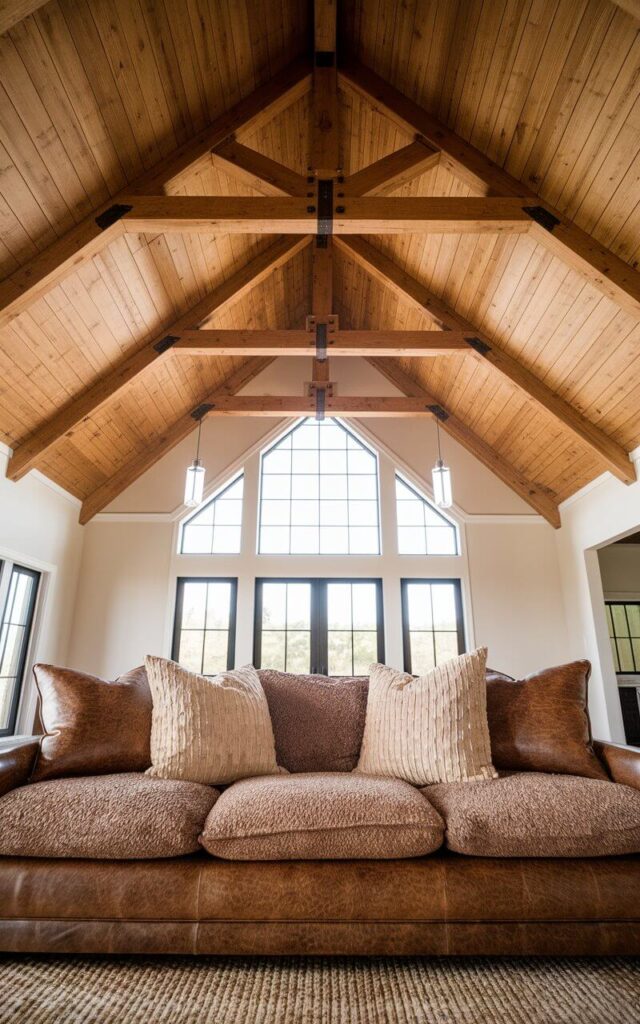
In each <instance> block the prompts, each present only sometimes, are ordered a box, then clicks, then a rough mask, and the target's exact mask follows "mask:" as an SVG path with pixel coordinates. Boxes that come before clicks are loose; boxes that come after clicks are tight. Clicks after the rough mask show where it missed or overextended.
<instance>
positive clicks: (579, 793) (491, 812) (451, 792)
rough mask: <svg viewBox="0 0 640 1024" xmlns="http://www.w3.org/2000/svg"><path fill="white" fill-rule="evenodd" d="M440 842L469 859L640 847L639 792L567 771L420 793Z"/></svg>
mask: <svg viewBox="0 0 640 1024" xmlns="http://www.w3.org/2000/svg"><path fill="white" fill-rule="evenodd" d="M421 792H422V793H423V794H424V795H425V796H426V798H427V800H429V801H430V802H431V803H432V804H433V806H434V807H435V808H436V810H437V811H439V813H440V814H441V815H442V817H443V818H444V819H445V822H446V826H447V846H448V847H449V849H450V850H455V851H456V852H457V853H465V854H467V855H470V856H475V857H607V856H613V855H619V854H625V853H637V852H639V851H640V793H638V792H636V790H634V789H631V787H630V786H619V785H617V784H616V783H615V782H602V781H601V780H600V779H583V778H579V777H576V776H573V775H545V774H543V773H542V772H517V773H514V774H511V775H508V776H506V777H504V778H500V779H493V780H491V781H490V782H474V783H471V784H469V783H466V782H465V783H457V782H456V783H449V784H446V785H438V786H429V787H427V788H426V789H423V790H421Z"/></svg>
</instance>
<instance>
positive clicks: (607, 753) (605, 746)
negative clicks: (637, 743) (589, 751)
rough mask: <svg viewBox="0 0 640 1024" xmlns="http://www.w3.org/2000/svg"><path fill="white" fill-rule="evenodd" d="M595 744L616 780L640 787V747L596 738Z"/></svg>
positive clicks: (598, 753) (606, 766) (603, 761)
mask: <svg viewBox="0 0 640 1024" xmlns="http://www.w3.org/2000/svg"><path fill="white" fill-rule="evenodd" d="M593 746H594V748H595V751H596V754H597V755H598V757H599V758H600V760H601V761H602V763H603V764H604V766H605V768H606V769H607V771H608V772H609V775H610V776H611V778H612V779H613V781H614V782H621V783H622V784H623V785H625V786H632V787H633V789H640V749H636V748H635V747H623V746H619V745H618V744H616V743H603V742H601V741H600V740H596V741H595V742H594V744H593Z"/></svg>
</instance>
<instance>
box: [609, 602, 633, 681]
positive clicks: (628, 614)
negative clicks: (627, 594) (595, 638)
mask: <svg viewBox="0 0 640 1024" xmlns="http://www.w3.org/2000/svg"><path fill="white" fill-rule="evenodd" d="M605 608H606V616H607V625H608V627H609V639H610V641H611V653H612V654H613V664H614V667H615V670H616V672H617V673H618V674H619V675H635V674H639V673H640V601H607V603H606V605H605Z"/></svg>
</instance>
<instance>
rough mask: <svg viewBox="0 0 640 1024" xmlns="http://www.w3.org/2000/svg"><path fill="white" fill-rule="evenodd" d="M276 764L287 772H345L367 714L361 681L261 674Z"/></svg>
mask: <svg viewBox="0 0 640 1024" xmlns="http://www.w3.org/2000/svg"><path fill="white" fill-rule="evenodd" d="M258 675H259V677H260V682H261V683H262V686H263V688H264V692H265V693H266V695H267V702H268V704H269V713H270V715H271V724H272V726H273V734H274V736H275V741H276V756H277V759H278V764H279V765H282V767H283V768H286V769H287V771H289V772H351V771H353V769H354V768H355V767H356V765H357V763H358V757H359V755H360V746H361V744H362V733H363V731H364V720H365V714H366V710H367V690H368V688H369V680H368V679H367V677H366V676H333V677H328V676H320V675H294V674H293V673H291V672H277V671H276V670H275V669H273V670H272V669H262V670H261V671H259V672H258Z"/></svg>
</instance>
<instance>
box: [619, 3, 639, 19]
mask: <svg viewBox="0 0 640 1024" xmlns="http://www.w3.org/2000/svg"><path fill="white" fill-rule="evenodd" d="M612 3H614V4H615V5H616V7H619V8H620V9H621V10H622V11H625V12H626V13H627V14H630V15H631V17H632V18H635V19H636V21H640V0H612Z"/></svg>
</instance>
